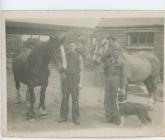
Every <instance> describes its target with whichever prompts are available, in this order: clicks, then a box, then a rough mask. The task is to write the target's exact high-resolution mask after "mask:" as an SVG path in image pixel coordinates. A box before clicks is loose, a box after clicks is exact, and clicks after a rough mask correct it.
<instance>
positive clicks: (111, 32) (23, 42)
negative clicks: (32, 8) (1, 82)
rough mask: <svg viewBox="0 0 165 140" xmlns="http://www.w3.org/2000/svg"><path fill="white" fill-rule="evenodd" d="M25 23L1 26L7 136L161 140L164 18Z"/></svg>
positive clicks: (50, 18) (25, 19) (32, 19)
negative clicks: (153, 139)
mask: <svg viewBox="0 0 165 140" xmlns="http://www.w3.org/2000/svg"><path fill="white" fill-rule="evenodd" d="M25 13H26V12H25ZM43 13H44V12H43ZM73 13H74V12H73ZM89 13H90V12H89ZM98 13H99V12H98ZM23 15H24V14H22V16H21V17H19V16H18V17H17V16H15V18H13V17H12V16H11V15H9V17H7V16H6V17H5V18H4V32H3V33H4V34H2V35H3V38H4V43H3V45H4V46H3V48H4V51H3V52H5V55H3V56H5V58H4V60H5V63H6V64H5V72H4V77H6V80H5V81H6V83H5V84H6V90H4V91H6V93H3V94H5V95H3V99H4V102H3V109H4V110H2V111H3V120H5V121H6V123H4V129H3V130H4V132H3V134H4V136H9V137H136V136H137V137H138V136H164V90H163V89H164V85H163V83H164V17H163V16H162V17H160V16H155V17H152V16H151V15H152V14H149V15H150V16H148V17H147V16H145V17H144V16H141V17H140V16H137V17H136V16H133V17H129V16H128V17H126V16H116V17H114V16H112V17H110V16H107V17H106V16H105V15H104V14H100V15H99V16H95V17H94V16H93V17H92V16H91V17H90V16H87V17H85V16H79V17H75V16H73V17H72V16H71V15H72V14H69V15H70V16H64V15H63V14H61V17H60V15H57V14H56V15H54V16H52V15H53V13H52V14H51V16H49V14H48V16H47V14H46V12H45V13H44V14H43V17H42V14H39V16H38V17H37V16H36V15H35V16H34V17H33V16H31V15H33V14H32V13H31V14H29V15H28V16H27V17H26V14H25V16H23ZM62 15H63V16H62ZM80 15H82V14H80ZM84 15H85V14H84ZM128 15H129V14H128ZM46 16H47V18H45V17H46ZM5 121H4V122H5Z"/></svg>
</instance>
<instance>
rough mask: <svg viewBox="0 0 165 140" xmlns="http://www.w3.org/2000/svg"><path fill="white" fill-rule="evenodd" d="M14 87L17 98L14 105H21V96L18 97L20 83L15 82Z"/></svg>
mask: <svg viewBox="0 0 165 140" xmlns="http://www.w3.org/2000/svg"><path fill="white" fill-rule="evenodd" d="M15 86H16V90H17V97H16V102H15V103H16V104H19V103H21V101H22V99H21V95H20V82H19V81H17V80H15Z"/></svg>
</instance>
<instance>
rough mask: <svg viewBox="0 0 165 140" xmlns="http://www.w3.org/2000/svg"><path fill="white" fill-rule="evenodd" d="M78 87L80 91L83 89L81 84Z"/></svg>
mask: <svg viewBox="0 0 165 140" xmlns="http://www.w3.org/2000/svg"><path fill="white" fill-rule="evenodd" d="M78 87H79V90H81V89H82V83H81V82H80V83H79V84H78Z"/></svg>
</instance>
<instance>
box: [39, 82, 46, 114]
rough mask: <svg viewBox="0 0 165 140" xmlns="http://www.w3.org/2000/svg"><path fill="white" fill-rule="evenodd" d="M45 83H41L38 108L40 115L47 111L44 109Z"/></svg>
mask: <svg viewBox="0 0 165 140" xmlns="http://www.w3.org/2000/svg"><path fill="white" fill-rule="evenodd" d="M46 88H47V84H44V85H41V91H40V103H39V109H40V115H41V116H46V115H47V111H46V109H45V92H46Z"/></svg>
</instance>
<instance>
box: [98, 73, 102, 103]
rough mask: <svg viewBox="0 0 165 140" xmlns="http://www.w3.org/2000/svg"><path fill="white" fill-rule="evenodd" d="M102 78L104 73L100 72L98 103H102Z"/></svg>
mask: <svg viewBox="0 0 165 140" xmlns="http://www.w3.org/2000/svg"><path fill="white" fill-rule="evenodd" d="M101 76H102V73H101V71H100V70H99V78H98V79H99V80H98V81H99V100H98V101H99V102H100V103H101V102H102V96H101V95H102V94H101Z"/></svg>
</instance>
